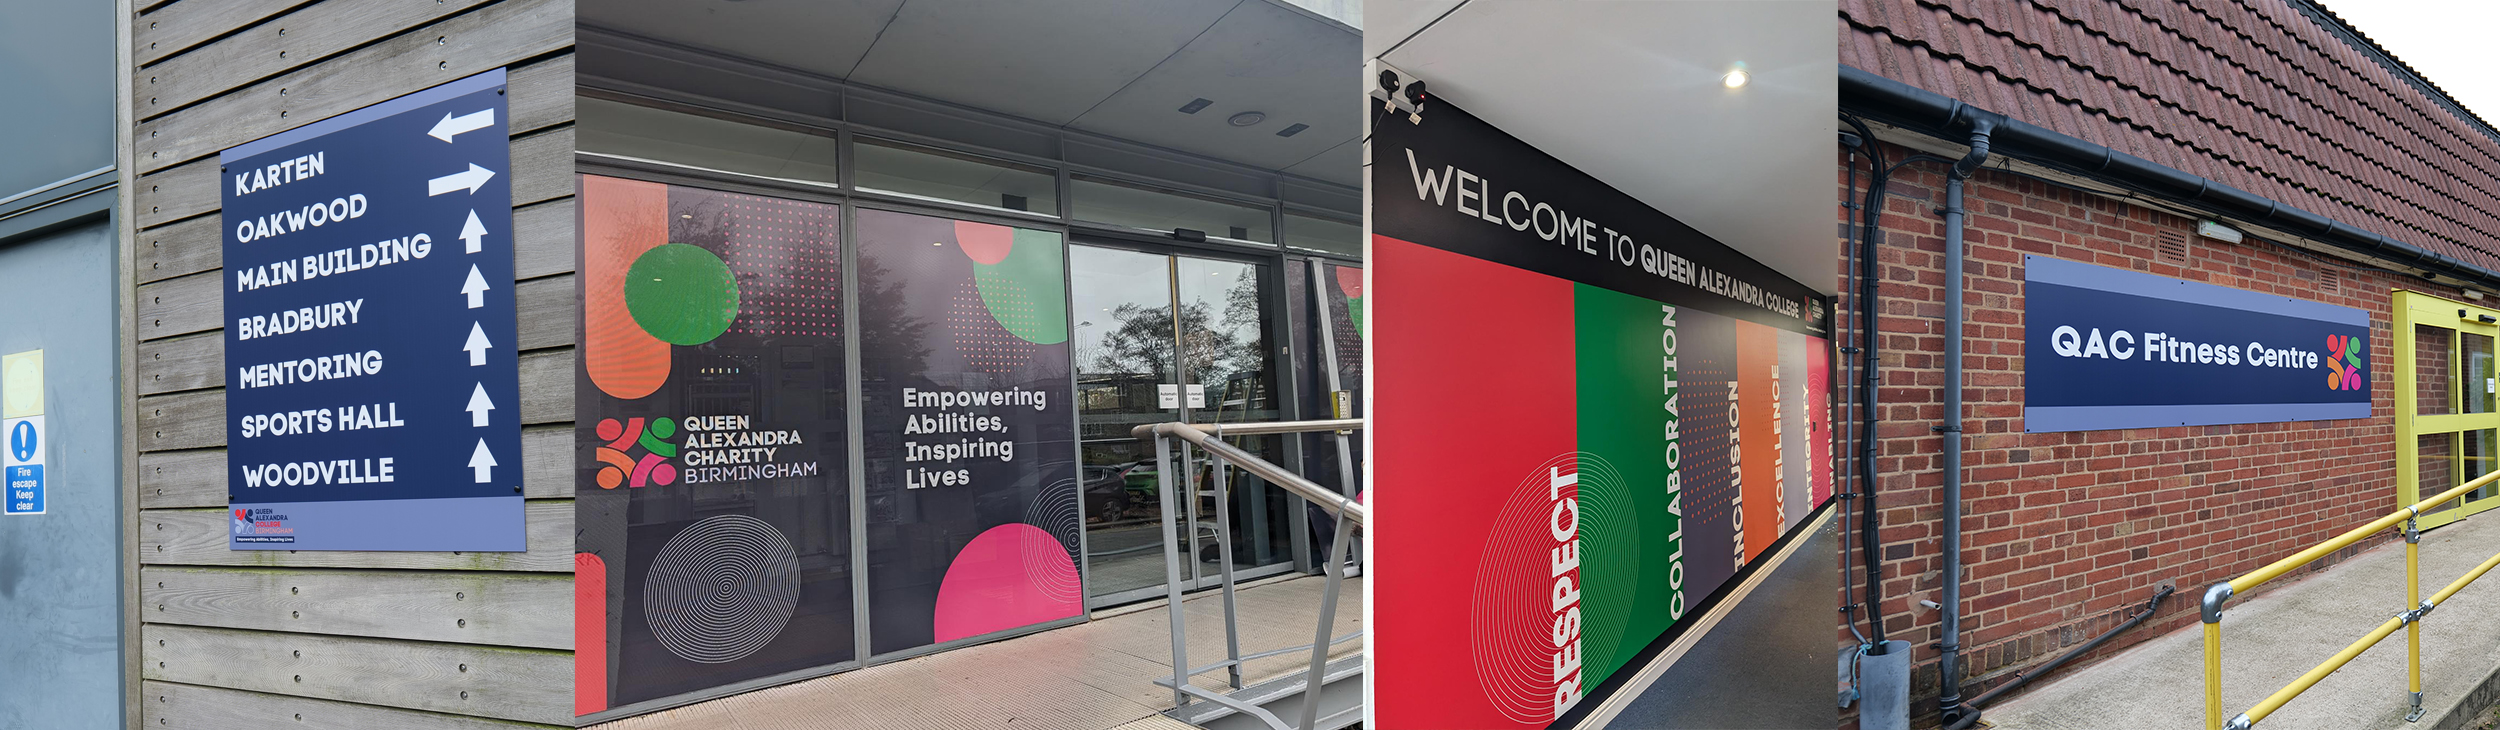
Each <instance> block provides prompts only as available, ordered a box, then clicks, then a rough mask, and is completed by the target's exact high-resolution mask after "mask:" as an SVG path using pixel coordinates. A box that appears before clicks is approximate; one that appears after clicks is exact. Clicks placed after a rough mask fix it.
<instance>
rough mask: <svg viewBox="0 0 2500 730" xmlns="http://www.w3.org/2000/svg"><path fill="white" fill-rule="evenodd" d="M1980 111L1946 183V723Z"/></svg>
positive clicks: (1988, 124) (1956, 646)
mask: <svg viewBox="0 0 2500 730" xmlns="http://www.w3.org/2000/svg"><path fill="white" fill-rule="evenodd" d="M1965 110H1968V111H1969V112H1973V113H1975V114H1974V115H1973V119H1972V120H1971V126H1970V154H1967V155H1963V156H1962V159H1961V160H1959V161H1956V162H1954V163H1953V169H1952V170H1951V171H1950V172H1948V173H1946V175H1945V183H1944V254H1945V258H1944V261H1945V264H1944V266H1945V269H1944V272H1945V273H1944V287H1945V288H1944V291H1945V294H1944V298H1945V310H1944V312H1945V315H1944V330H1945V337H1944V368H1945V378H1944V424H1943V425H1940V426H1937V427H1936V430H1937V431H1940V432H1942V433H1943V434H1944V546H1943V551H1944V578H1943V582H1944V600H1942V601H1940V602H1939V603H1942V604H1943V605H1944V607H1943V616H1942V618H1943V623H1944V641H1943V642H1942V646H1941V648H1942V650H1943V654H1944V658H1943V659H1941V660H1939V661H1938V662H1937V664H1936V676H1937V679H1938V680H1939V681H1940V682H1942V683H1943V687H1944V694H1943V695H1942V696H1940V697H1938V698H1937V700H1936V701H1937V706H1938V708H1939V709H1940V710H1941V711H1942V714H1943V718H1944V722H1945V723H1946V724H1948V725H1949V724H1953V723H1955V722H1958V721H1960V720H1961V719H1962V714H1963V713H1964V712H1965V711H1966V709H1967V708H1964V707H1963V706H1962V258H1963V254H1962V219H1963V217H1964V211H1963V208H1962V181H1963V180H1965V179H1968V178H1969V177H1970V176H1971V175H1972V174H1973V173H1976V172H1978V171H1979V166H1980V165H1983V164H1986V163H1987V162H1988V134H1989V133H1990V132H1991V131H1993V130H1995V128H1996V120H1997V116H1996V115H1994V114H1990V113H1987V112H1984V111H1980V110H1979V109H1978V108H1976V107H1968V106H1957V107H1955V109H1954V110H1953V111H1954V115H1955V116H1960V115H1962V114H1963V113H1964V112H1965Z"/></svg>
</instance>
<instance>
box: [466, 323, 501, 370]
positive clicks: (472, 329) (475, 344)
mask: <svg viewBox="0 0 2500 730" xmlns="http://www.w3.org/2000/svg"><path fill="white" fill-rule="evenodd" d="M494 346H495V345H494V343H490V342H487V341H486V328H485V327H481V326H478V324H477V323H475V322H471V323H469V341H468V342H467V343H466V344H463V345H461V346H460V349H463V350H467V351H469V367H477V366H479V365H484V364H486V348H489V347H494Z"/></svg>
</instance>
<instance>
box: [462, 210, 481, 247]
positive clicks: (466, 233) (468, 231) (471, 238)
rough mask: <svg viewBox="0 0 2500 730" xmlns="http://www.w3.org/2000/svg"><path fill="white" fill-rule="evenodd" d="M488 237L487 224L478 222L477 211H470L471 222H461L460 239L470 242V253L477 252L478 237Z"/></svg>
mask: <svg viewBox="0 0 2500 730" xmlns="http://www.w3.org/2000/svg"><path fill="white" fill-rule="evenodd" d="M485 237H486V224H484V223H479V222H477V211H474V210H472V211H469V222H467V223H463V224H460V240H462V241H466V242H468V244H469V245H468V249H469V251H468V252H469V253H477V251H478V247H479V244H478V239H480V238H485Z"/></svg>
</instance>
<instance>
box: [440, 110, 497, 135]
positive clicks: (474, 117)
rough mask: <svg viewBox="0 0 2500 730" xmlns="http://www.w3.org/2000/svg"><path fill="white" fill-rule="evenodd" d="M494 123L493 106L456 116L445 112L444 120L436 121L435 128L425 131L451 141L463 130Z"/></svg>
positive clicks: (479, 127)
mask: <svg viewBox="0 0 2500 730" xmlns="http://www.w3.org/2000/svg"><path fill="white" fill-rule="evenodd" d="M494 123H495V110H494V109H491V108H490V109H486V110H483V111H474V112H469V113H467V114H462V115H460V116H456V117H455V116H452V115H451V112H444V113H443V121H439V122H435V123H434V128H433V129H429V130H426V131H425V136H428V137H433V138H435V139H439V140H442V141H445V142H449V141H451V138H452V137H456V136H459V134H460V133H461V132H475V131H477V130H480V129H485V128H486V125H489V124H494Z"/></svg>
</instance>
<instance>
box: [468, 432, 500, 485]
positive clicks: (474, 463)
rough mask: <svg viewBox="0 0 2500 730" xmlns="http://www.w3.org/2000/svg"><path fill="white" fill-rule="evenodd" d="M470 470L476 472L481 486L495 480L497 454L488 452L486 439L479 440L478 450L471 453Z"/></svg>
mask: <svg viewBox="0 0 2500 730" xmlns="http://www.w3.org/2000/svg"><path fill="white" fill-rule="evenodd" d="M469 468H470V469H471V470H473V471H474V472H476V474H477V483H479V484H485V483H487V482H490V481H493V480H494V478H495V452H492V451H488V450H486V439H478V440H477V450H476V451H473V452H470V453H469Z"/></svg>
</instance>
